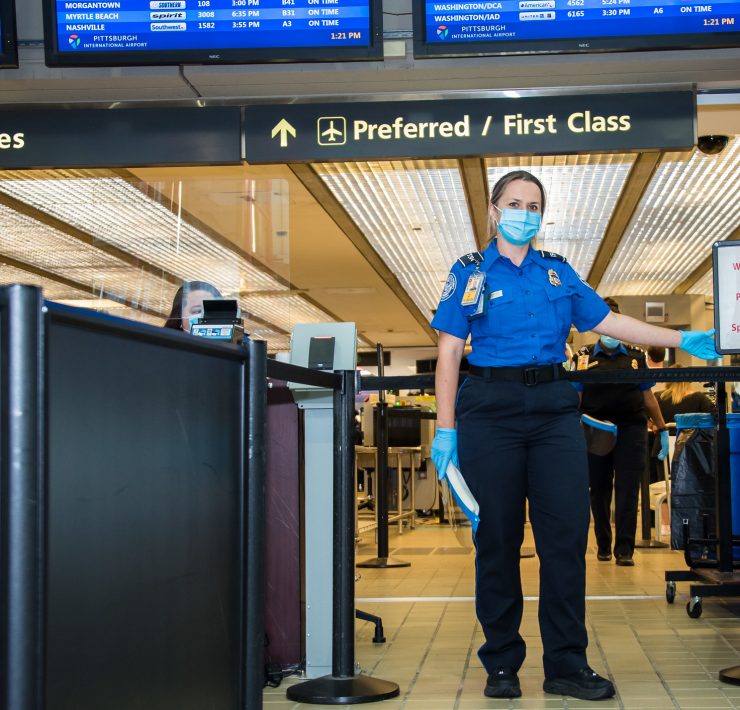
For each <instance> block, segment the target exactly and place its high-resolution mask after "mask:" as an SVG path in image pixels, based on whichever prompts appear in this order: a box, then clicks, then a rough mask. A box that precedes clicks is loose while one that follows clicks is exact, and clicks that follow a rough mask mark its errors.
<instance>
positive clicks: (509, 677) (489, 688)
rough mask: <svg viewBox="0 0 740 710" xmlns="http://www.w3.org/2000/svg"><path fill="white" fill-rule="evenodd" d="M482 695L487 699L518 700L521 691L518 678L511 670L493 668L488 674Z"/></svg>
mask: <svg viewBox="0 0 740 710" xmlns="http://www.w3.org/2000/svg"><path fill="white" fill-rule="evenodd" d="M483 694H484V695H486V696H488V697H489V698H519V697H521V695H522V689H521V687H519V678H518V677H517V674H516V671H515V670H514V669H513V668H504V667H500V668H494V669H493V671H492V672H491V673H489V674H488V681H487V682H486V687H485V690H484V691H483Z"/></svg>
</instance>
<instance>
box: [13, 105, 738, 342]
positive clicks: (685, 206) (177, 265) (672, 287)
mask: <svg viewBox="0 0 740 710" xmlns="http://www.w3.org/2000/svg"><path fill="white" fill-rule="evenodd" d="M699 133H700V135H701V134H706V133H724V134H727V135H730V136H731V140H730V142H729V144H728V146H727V147H726V148H725V150H724V151H723V152H722V153H720V154H719V155H714V156H708V155H704V154H703V153H701V152H699V151H697V150H694V151H688V152H681V153H673V152H671V153H631V154H614V153H612V154H589V155H562V156H547V157H541V156H519V157H499V158H493V159H487V160H479V159H471V158H464V159H460V160H407V161H385V162H356V163H332V164H328V163H325V164H313V165H303V164H292V165H275V166H259V167H255V166H250V165H242V166H234V167H211V168H208V167H200V168H146V169H132V170H56V171H50V170H44V171H41V170H38V171H0V230H1V232H0V233H2V237H1V238H0V281H2V282H6V283H7V282H25V283H29V282H30V283H35V284H38V285H40V286H42V287H43V288H44V290H45V293H46V295H47V297H48V298H51V299H53V300H60V301H63V302H66V303H71V304H74V305H79V306H84V307H92V308H97V309H101V310H107V311H109V312H111V313H114V314H116V315H122V316H124V317H131V318H135V319H137V320H143V321H147V322H151V323H157V324H161V323H162V320H163V318H164V317H165V316H166V315H167V313H168V312H169V306H170V304H171V300H172V296H173V294H174V291H175V290H176V288H177V286H178V284H180V283H181V282H182V281H183V280H191V279H200V280H206V281H210V282H212V283H214V284H216V285H217V286H219V288H220V289H221V290H222V292H223V293H224V295H228V296H234V297H237V298H239V300H240V302H241V305H242V309H243V311H244V313H245V314H247V328H248V330H249V331H250V332H252V333H254V334H256V335H259V336H261V337H264V338H266V339H267V340H268V343H269V344H270V347H271V349H273V350H280V349H285V348H287V347H288V344H289V333H290V331H291V329H292V327H293V325H294V324H295V323H297V322H321V321H325V320H342V321H345V320H349V321H355V322H357V324H358V329H359V331H360V335H361V339H362V344H363V345H365V346H371V345H373V344H374V343H376V342H381V343H383V344H384V345H386V346H388V347H401V346H427V345H431V344H433V343H434V342H435V334H434V331H432V330H431V329H430V327H429V325H428V323H429V320H430V319H431V316H432V313H433V309H434V308H435V306H436V303H437V300H438V297H439V294H440V292H441V289H442V285H443V283H444V281H445V279H446V276H447V271H448V269H449V266H450V264H451V263H452V262H453V261H454V259H455V258H457V257H458V256H459V255H460V254H463V253H466V252H468V251H473V250H475V249H477V248H480V247H481V246H483V245H484V244H485V242H486V240H487V218H486V196H487V193H488V191H489V185H490V184H492V182H493V181H495V179H496V177H497V176H499V175H501V174H502V173H504V172H507V171H509V170H512V169H516V168H519V167H522V168H525V169H530V170H531V171H532V172H534V173H536V174H537V175H538V176H540V177H541V178H542V180H543V182H544V184H545V187H546V190H547V193H548V210H547V212H546V214H545V219H544V229H543V232H542V233H541V238H540V239H539V246H540V247H541V248H544V249H548V250H551V251H555V252H558V253H561V254H563V255H564V256H566V257H567V258H568V260H569V261H570V262H571V263H572V264H573V265H574V267H575V268H576V270H577V271H579V273H580V274H581V275H582V277H583V278H584V279H587V280H588V281H589V282H590V283H591V284H592V285H593V286H594V288H596V289H597V290H598V291H599V293H601V294H602V295H607V294H609V295H647V296H658V295H664V294H686V293H688V294H701V295H704V296H705V297H710V296H711V267H710V261H709V256H710V247H711V245H712V243H714V242H715V241H718V240H724V239H740V200H739V199H738V195H740V138H738V136H740V107H738V106H726V105H725V106H722V107H712V106H708V107H703V108H702V109H701V111H700V114H699Z"/></svg>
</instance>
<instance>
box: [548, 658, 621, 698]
mask: <svg viewBox="0 0 740 710" xmlns="http://www.w3.org/2000/svg"><path fill="white" fill-rule="evenodd" d="M542 688H543V690H544V691H545V692H546V693H552V694H553V695H570V696H571V697H573V698H579V699H580V700H606V698H611V697H613V696H614V693H616V690H615V688H614V684H613V683H612V682H611V681H610V680H607V679H606V678H602V677H601V676H600V675H599V674H598V673H594V671H592V670H591V669H590V668H589V667H588V666H584V667H583V668H581V670H580V671H578V672H577V673H571V674H570V675H566V676H563V677H562V678H552V679H550V680H546V681H545V683H544V685H543V686H542Z"/></svg>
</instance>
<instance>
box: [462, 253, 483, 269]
mask: <svg viewBox="0 0 740 710" xmlns="http://www.w3.org/2000/svg"><path fill="white" fill-rule="evenodd" d="M457 263H458V264H460V266H462V267H463V268H465V267H466V266H470V265H471V264H475V265H476V266H480V265H481V264H482V263H483V254H481V253H480V252H479V251H471V252H470V253H469V254H464V255H463V256H461V257H460V258H459V259H458V260H457Z"/></svg>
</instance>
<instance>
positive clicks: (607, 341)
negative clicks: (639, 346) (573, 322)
mask: <svg viewBox="0 0 740 710" xmlns="http://www.w3.org/2000/svg"><path fill="white" fill-rule="evenodd" d="M599 340H601V344H602V345H603V346H604V347H605V348H607V349H608V350H614V348H616V347H618V346H619V343H621V342H622V341H621V340H617V339H616V338H612V337H611V335H602V336H601V338H599Z"/></svg>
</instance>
